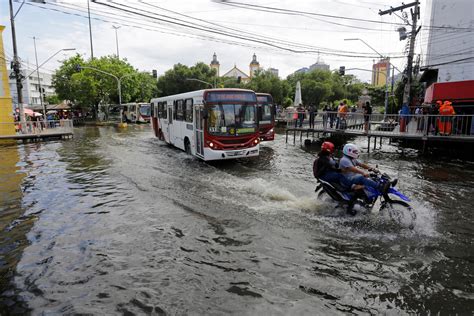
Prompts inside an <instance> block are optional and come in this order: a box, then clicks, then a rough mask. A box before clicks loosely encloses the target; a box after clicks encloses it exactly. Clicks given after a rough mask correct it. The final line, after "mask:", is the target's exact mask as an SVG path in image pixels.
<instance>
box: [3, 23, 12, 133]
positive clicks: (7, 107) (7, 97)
mask: <svg viewBox="0 0 474 316" xmlns="http://www.w3.org/2000/svg"><path fill="white" fill-rule="evenodd" d="M3 30H5V26H3V25H0V136H2V135H14V134H15V126H14V125H13V122H14V121H13V113H12V97H11V94H10V86H9V84H8V71H7V64H6V56H5V50H4V47H3ZM2 123H11V124H2Z"/></svg>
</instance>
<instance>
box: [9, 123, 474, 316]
mask: <svg viewBox="0 0 474 316" xmlns="http://www.w3.org/2000/svg"><path fill="white" fill-rule="evenodd" d="M355 142H356V143H358V144H359V145H360V146H361V147H362V148H363V151H365V152H366V146H367V145H366V140H365V139H362V138H361V139H360V140H357V139H356V140H355ZM316 147H317V146H315V148H314V149H305V148H303V147H300V146H299V143H298V144H297V145H296V146H294V145H292V144H286V143H285V139H284V134H279V135H277V136H276V140H275V141H274V142H273V143H269V144H264V145H263V146H261V153H260V156H259V157H257V158H256V159H251V160H242V161H227V162H220V163H213V164H207V163H204V162H202V161H199V160H197V159H195V158H191V157H190V156H187V155H186V154H185V153H184V152H182V151H179V150H177V149H174V148H172V147H169V146H167V145H166V144H164V143H162V142H160V141H159V140H158V139H156V138H154V137H153V136H152V132H151V130H150V128H149V127H146V126H129V128H128V129H125V130H123V131H120V130H117V129H115V128H113V127H100V128H96V127H87V128H86V127H83V128H76V129H75V135H74V139H72V140H69V141H56V142H44V143H32V144H25V145H18V146H3V147H0V183H1V187H0V226H1V232H0V236H1V239H0V269H1V270H0V271H1V279H0V280H1V283H0V284H1V286H0V290H1V307H0V314H4V313H8V312H9V313H18V314H24V313H27V311H30V312H31V313H32V314H35V315H37V314H42V313H45V314H49V313H51V314H95V315H101V314H102V315H104V314H117V313H118V314H125V313H127V314H128V315H133V314H136V315H142V314H154V315H164V314H169V315H176V314H178V315H183V314H185V315H186V314H191V315H196V314H201V315H203V314H205V315H222V314H227V313H235V314H240V315H257V314H273V315H323V314H324V315H333V314H336V315H337V314H351V313H354V314H379V313H386V312H388V313H390V312H393V313H395V314H410V313H424V312H427V311H431V312H432V313H433V314H435V313H438V312H441V313H442V314H471V313H472V311H473V310H474V294H473V293H474V246H473V241H474V213H473V212H472V210H473V208H474V202H473V201H472V196H473V194H474V164H472V163H466V162H461V161H452V160H451V161H450V160H448V159H444V158H438V157H434V158H433V159H432V160H427V159H425V158H423V159H422V158H419V157H418V156H417V154H416V152H414V151H410V150H407V151H405V153H404V155H402V154H401V151H400V150H398V149H397V148H396V147H392V146H389V145H384V147H383V150H382V152H376V153H371V154H370V155H367V154H366V153H364V154H363V155H362V157H361V158H362V159H363V160H367V161H368V162H369V163H371V164H373V165H375V164H378V166H379V168H380V169H381V170H382V171H385V172H387V173H389V174H391V175H394V176H397V177H398V178H399V179H400V180H399V188H400V191H401V192H403V193H404V194H406V195H407V196H409V197H410V198H411V199H412V201H413V202H412V205H413V207H414V209H415V212H416V215H417V216H416V222H415V223H414V227H413V228H409V227H406V226H404V225H401V224H397V223H394V222H393V221H391V220H390V218H387V217H386V216H383V214H379V213H378V212H377V211H376V210H374V211H373V212H372V213H369V214H359V215H357V216H355V217H350V216H347V215H344V214H340V213H338V212H337V210H336V211H335V210H334V207H333V205H332V204H330V203H327V202H321V201H318V200H317V198H316V195H315V193H314V188H315V186H316V182H315V179H314V178H313V175H312V162H313V159H314V154H315V151H314V150H316Z"/></svg>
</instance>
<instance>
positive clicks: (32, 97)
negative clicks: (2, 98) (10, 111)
mask: <svg viewBox="0 0 474 316" xmlns="http://www.w3.org/2000/svg"><path fill="white" fill-rule="evenodd" d="M21 72H22V75H23V76H24V77H25V78H24V79H23V89H22V95H23V104H26V105H27V106H28V107H30V108H34V109H41V100H40V92H39V83H40V84H41V89H42V90H43V97H45V96H50V95H53V94H55V91H54V88H53V86H52V75H51V74H50V73H46V72H42V71H41V70H40V72H39V83H38V75H37V72H36V71H35V70H34V69H22V71H21ZM8 73H9V74H11V73H12V70H11V69H8ZM8 82H9V84H10V91H11V94H12V99H13V107H14V108H16V107H17V104H18V93H17V89H16V79H15V78H12V77H11V76H10V79H9V80H8ZM43 101H45V100H44V98H43Z"/></svg>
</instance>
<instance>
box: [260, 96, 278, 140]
mask: <svg viewBox="0 0 474 316" xmlns="http://www.w3.org/2000/svg"><path fill="white" fill-rule="evenodd" d="M257 104H258V108H259V111H258V125H259V132H260V140H261V141H270V140H274V139H275V105H274V104H273V98H272V96H271V95H270V94H268V93H257Z"/></svg>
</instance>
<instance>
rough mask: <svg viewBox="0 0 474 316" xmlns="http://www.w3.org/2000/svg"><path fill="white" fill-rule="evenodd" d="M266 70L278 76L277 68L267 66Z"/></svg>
mask: <svg viewBox="0 0 474 316" xmlns="http://www.w3.org/2000/svg"><path fill="white" fill-rule="evenodd" d="M268 72H269V73H271V74H273V75H275V76H276V77H278V69H276V68H268Z"/></svg>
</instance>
